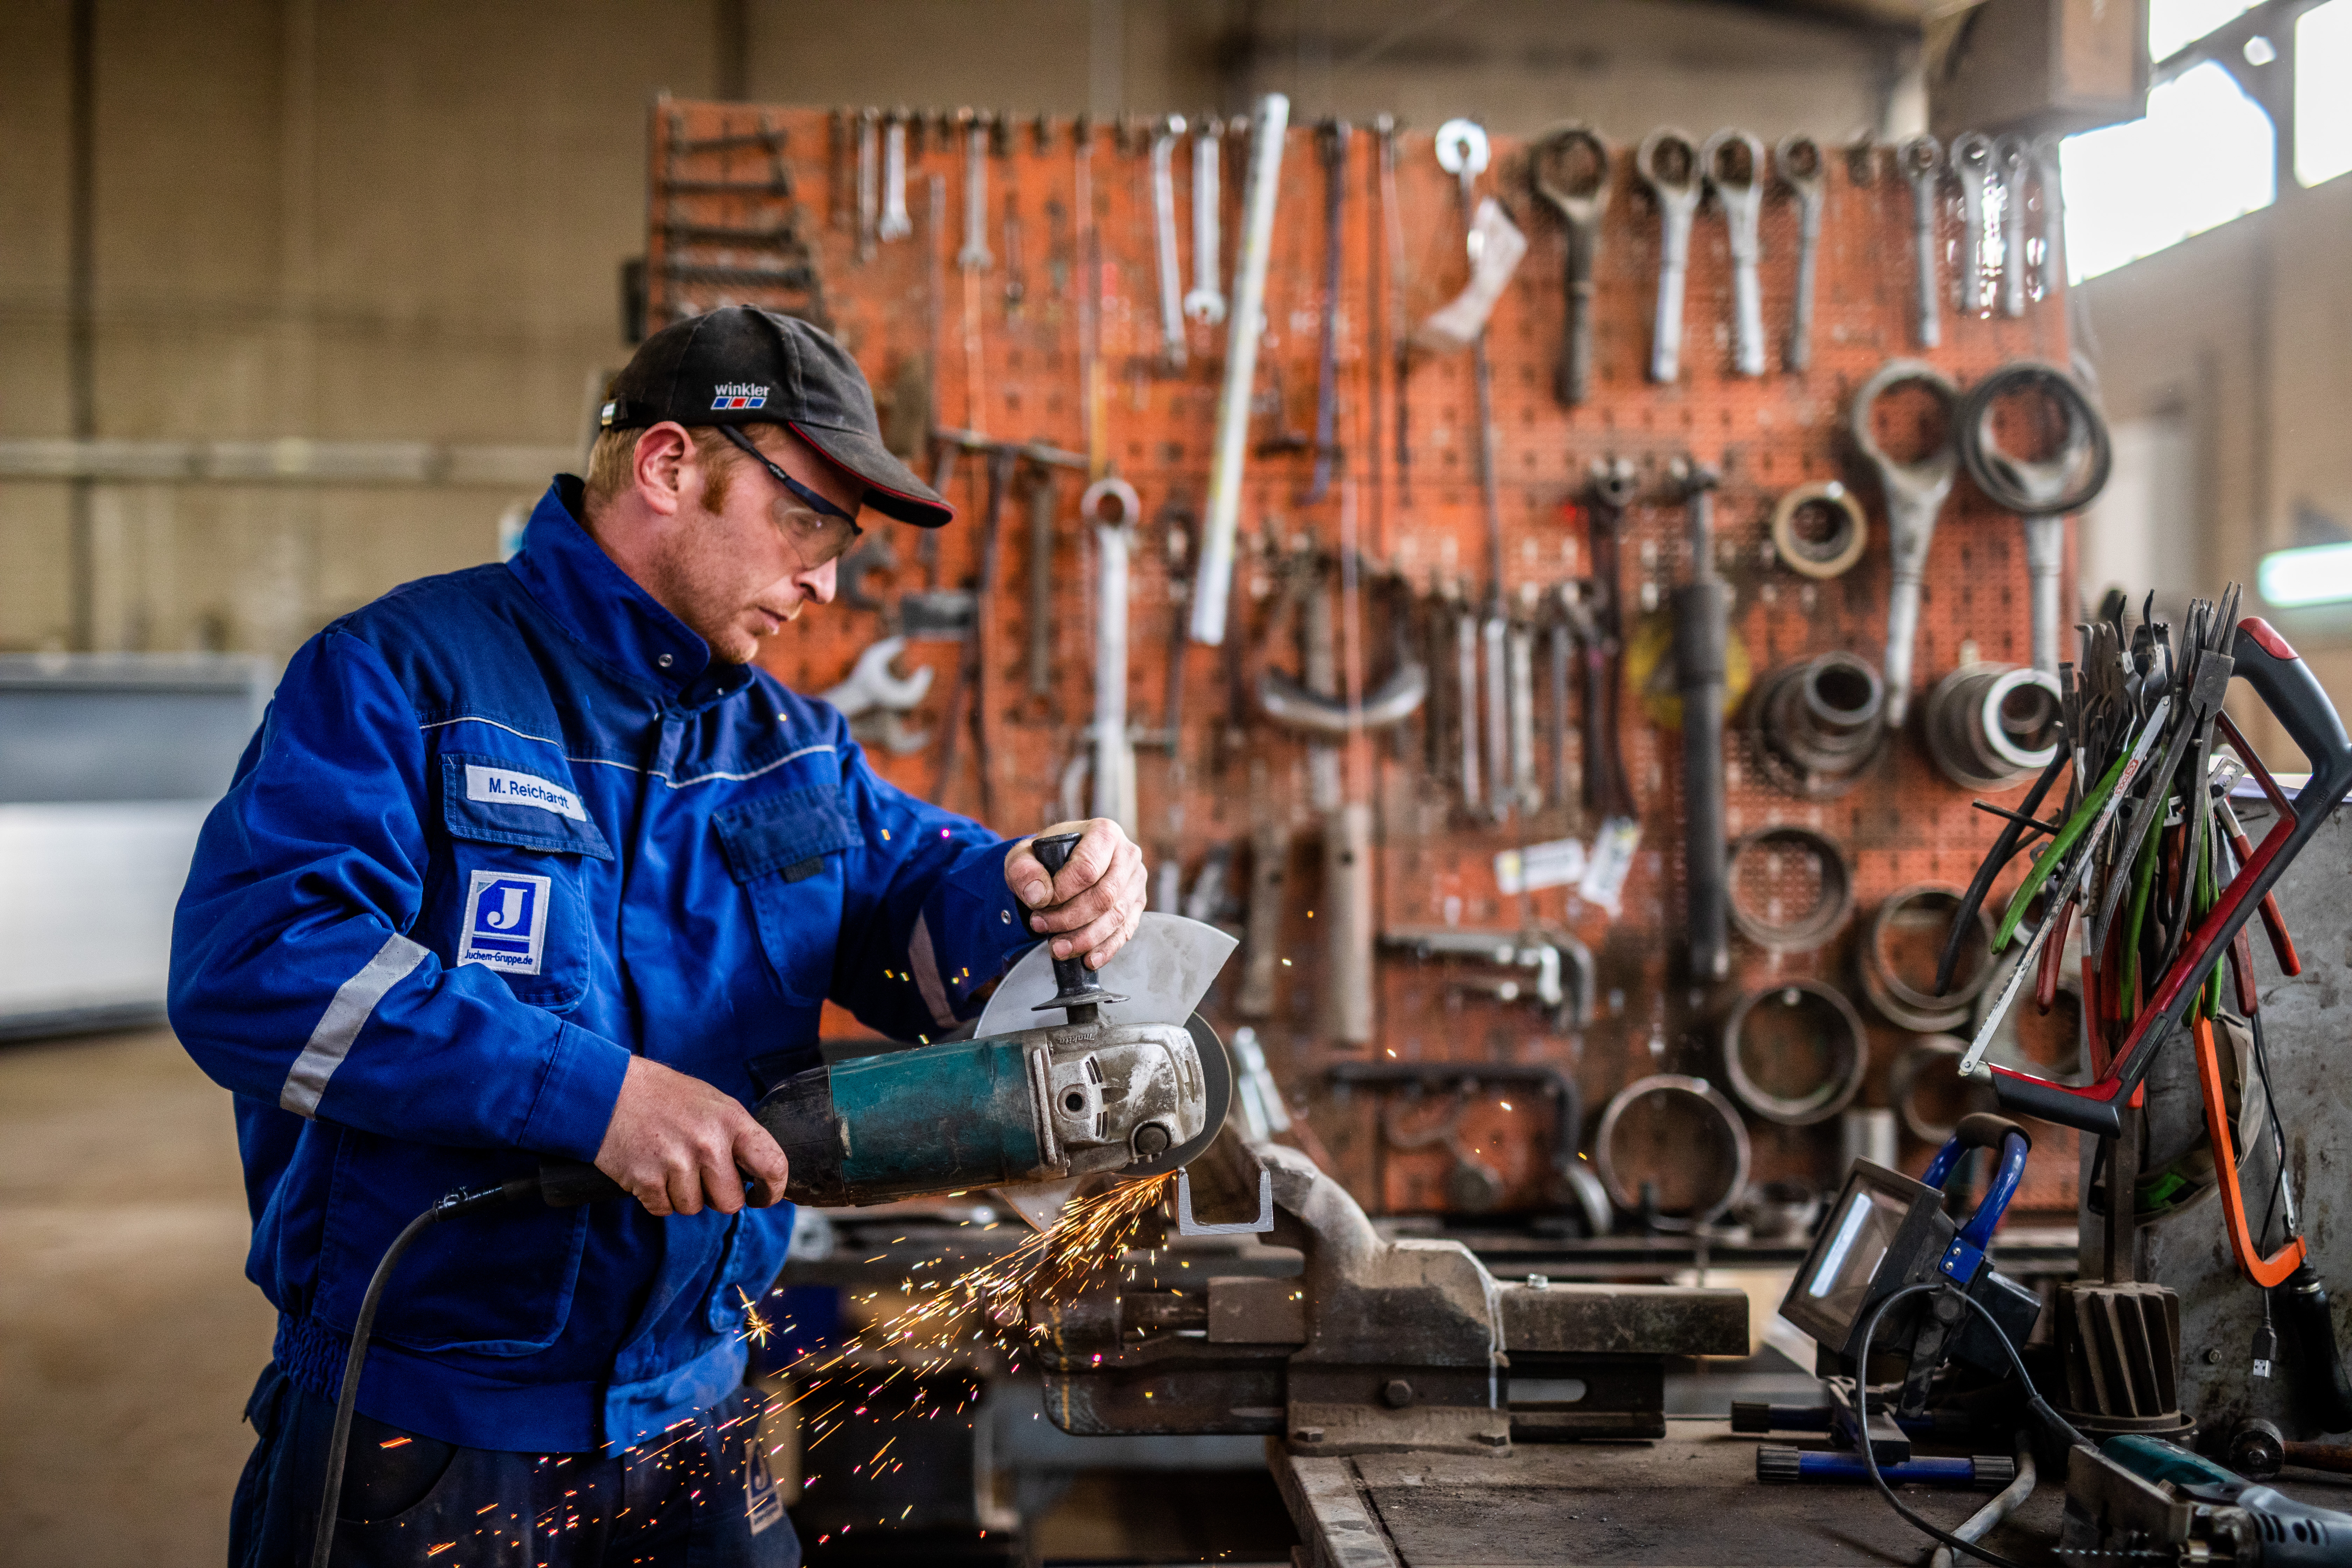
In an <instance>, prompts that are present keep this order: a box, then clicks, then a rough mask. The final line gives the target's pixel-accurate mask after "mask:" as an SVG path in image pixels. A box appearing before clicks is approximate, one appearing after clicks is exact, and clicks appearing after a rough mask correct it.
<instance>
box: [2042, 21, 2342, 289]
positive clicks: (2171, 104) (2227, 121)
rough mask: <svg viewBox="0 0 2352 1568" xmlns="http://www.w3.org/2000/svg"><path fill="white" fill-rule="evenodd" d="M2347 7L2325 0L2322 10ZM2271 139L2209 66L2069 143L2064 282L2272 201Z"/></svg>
mask: <svg viewBox="0 0 2352 1568" xmlns="http://www.w3.org/2000/svg"><path fill="white" fill-rule="evenodd" d="M2345 5H2347V0H2332V3H2331V5H2329V6H2328V7H2327V8H2328V9H2330V10H2333V9H2336V8H2338V7H2342V6H2345ZM2317 14H2318V13H2313V15H2317ZM2275 142H2276V138H2275V137H2274V136H2273V134H2272V131H2271V121H2270V116H2268V115H2267V114H2264V113H2263V110H2262V106H2261V105H2259V104H2257V103H2255V102H2254V100H2252V99H2250V98H2248V97H2247V96H2246V95H2245V93H2244V91H2243V90H2242V89H2240V88H2239V86H2238V83H2237V79H2236V78H2234V77H2232V76H2231V74H2230V73H2229V72H2228V71H2226V70H2224V69H2223V68H2221V67H2220V66H2218V65H2215V64H2213V63H2212V62H2211V61H2210V60H2209V61H2207V62H2206V63H2205V64H2203V65H2200V66H2199V67H2197V68H2195V69H2193V70H2189V71H2185V72H2183V73H2182V74H2181V75H2180V76H2179V78H2178V79H2175V80H2172V81H2169V82H2167V83H2166V84H2165V85H2163V86H2162V87H2159V88H2158V89H2155V90H2154V91H2152V92H2150V93H2149V94H2148V95H2147V119H2145V120H2135V121H2131V122H2130V123H2128V124H2125V125H2110V126H2107V127H2105V128H2104V129H2102V130H2098V131H2086V132H2084V133H2083V134H2082V135H2080V136H2070V137H2068V138H2067V139H2066V142H2065V144H2064V148H2063V153H2062V168H2063V176H2062V177H2063V180H2064V182H2065V187H2066V263H2067V270H2068V272H2069V274H2070V275H2071V281H2074V282H2077V283H2079V282H2081V281H2082V280H2083V279H2085V278H2095V277H2097V276H2098V275H2099V274H2100V273H2102V272H2112V271H2113V270H2115V269H2116V268H2118V267H2121V266H2122V265H2123V264H2124V263H2125V262H2126V261H2135V260H2137V259H2138V258H2141V257H2143V256H2149V255H2153V254H2154V253H2156V252H2157V251H2159V250H2162V249H2164V248H2165V247H2168V246H2173V245H2178V244H2179V243H2180V242H2181V241H2182V240H2184V239H2187V238H2188V237H2189V236H2190V235H2192V234H2202V233H2204V232H2205V231H2206V230H2207V229H2209V228H2212V227H2215V226H2218V225H2221V224H2225V223H2227V222H2229V221H2230V220H2231V218H2233V217H2238V216H2242V215H2244V214H2246V213H2250V212H2254V211H2256V210H2258V209H2260V208H2263V207H2266V206H2268V205H2271V202H2272V200H2273V197H2274V196H2275V195H2277V190H2276V178H2277V174H2276V167H2275V163H2276V157H2277V153H2276V147H2275Z"/></svg>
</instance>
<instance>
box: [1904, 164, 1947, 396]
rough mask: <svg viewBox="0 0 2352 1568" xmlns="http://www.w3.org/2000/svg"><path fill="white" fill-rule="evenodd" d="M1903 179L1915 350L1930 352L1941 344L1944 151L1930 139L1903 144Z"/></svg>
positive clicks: (1942, 339)
mask: <svg viewBox="0 0 2352 1568" xmlns="http://www.w3.org/2000/svg"><path fill="white" fill-rule="evenodd" d="M1900 161H1901V163H1902V167H1903V177H1904V178H1905V179H1906V180H1908V181H1910V182H1911V239H1912V247H1913V250H1914V252H1915V256H1916V264H1917V266H1918V268H1919V320H1918V322H1917V336H1918V339H1919V346H1920V347H1921V348H1923V349H1932V348H1934V347H1935V346H1936V345H1937V344H1938V343H1940V342H1943V341H1944V331H1943V326H1942V324H1941V322H1940V321H1938V319H1937V304H1936V202H1937V196H1938V195H1940V194H1941V193H1940V190H1939V188H1938V187H1939V186H1940V184H1941V182H1942V178H1943V173H1944V150H1943V148H1941V147H1940V146H1938V145H1937V142H1936V139H1935V138H1934V137H1933V136H1914V137H1913V138H1911V140H1910V141H1908V142H1905V143H1903V151H1902V153H1901V154H1900Z"/></svg>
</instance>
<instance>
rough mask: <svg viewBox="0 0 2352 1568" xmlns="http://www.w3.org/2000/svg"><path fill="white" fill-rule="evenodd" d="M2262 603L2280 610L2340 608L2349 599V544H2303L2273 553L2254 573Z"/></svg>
mask: <svg viewBox="0 0 2352 1568" xmlns="http://www.w3.org/2000/svg"><path fill="white" fill-rule="evenodd" d="M2254 583H2255V585H2256V586H2257V587H2258V588H2260V589H2261V591H2262V595H2263V599H2264V601H2266V602H2267V603H2269V604H2273V605H2277V606H2278V607H2279V608H2281V609H2284V610H2291V609H2294V608H2296V607H2298V606H2300V605H2340V604H2342V603H2343V602H2344V601H2345V600H2347V599H2352V544H2306V545H2304V546H2303V547H2302V548H2300V549H2296V550H2273V551H2272V552H2270V553H2269V554H2268V555H2265V556H2263V559H2262V563H2261V564H2260V565H2258V566H2257V567H2256V568H2255V569H2254Z"/></svg>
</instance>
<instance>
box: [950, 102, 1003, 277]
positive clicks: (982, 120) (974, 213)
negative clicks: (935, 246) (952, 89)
mask: <svg viewBox="0 0 2352 1568" xmlns="http://www.w3.org/2000/svg"><path fill="white" fill-rule="evenodd" d="M959 118H960V119H961V120H962V121H963V248H962V249H961V250H959V251H957V252H956V265H957V266H958V267H960V268H963V270H965V271H966V272H985V271H987V270H988V269H989V268H992V267H993V266H995V265H996V258H995V257H993V256H991V255H990V254H989V253H988V116H987V114H986V113H984V112H982V113H974V112H972V111H971V110H964V111H963V112H962V114H961V115H960V116H959Z"/></svg>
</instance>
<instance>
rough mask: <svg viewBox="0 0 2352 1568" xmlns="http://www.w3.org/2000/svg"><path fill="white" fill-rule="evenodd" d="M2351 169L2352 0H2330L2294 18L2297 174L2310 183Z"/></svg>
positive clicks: (2327, 178) (2295, 167)
mask: <svg viewBox="0 0 2352 1568" xmlns="http://www.w3.org/2000/svg"><path fill="white" fill-rule="evenodd" d="M2347 171H2352V0H2327V4H2326V5H2321V6H2317V7H2315V9H2313V10H2309V11H2305V13H2304V14H2303V15H2302V16H2299V17H2297V18H2296V19H2295V24H2294V177H2295V179H2296V180H2298V181H2300V182H2301V183H2302V184H2306V185H2315V184H2319V183H2320V182H2321V181H2322V180H2332V179H2334V178H2335V177H2336V175H2338V174H2345V173H2347Z"/></svg>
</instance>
